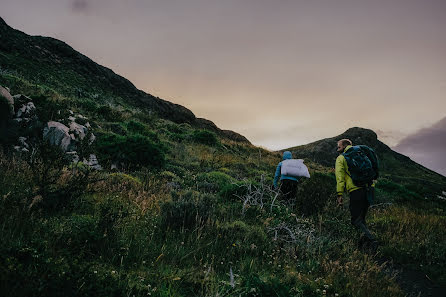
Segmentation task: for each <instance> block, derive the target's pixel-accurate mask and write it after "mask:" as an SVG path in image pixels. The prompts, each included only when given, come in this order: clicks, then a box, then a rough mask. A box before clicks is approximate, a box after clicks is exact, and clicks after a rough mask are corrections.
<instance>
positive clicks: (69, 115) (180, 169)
mask: <svg viewBox="0 0 446 297" xmlns="http://www.w3.org/2000/svg"><path fill="white" fill-rule="evenodd" d="M0 35H1V41H2V42H1V43H0V67H1V70H0V85H1V88H0V93H1V96H0V115H1V117H0V136H1V142H0V234H1V236H2V240H0V295H1V296H7V295H14V296H60V295H64V296H265V297H271V296H284V297H285V296H318V297H319V296H335V297H336V296H351V297H357V296H371V297H378V296H379V297H384V296H398V297H400V296H401V297H402V296H419V294H421V295H431V296H442V295H441V294H442V293H443V292H444V288H445V287H446V278H445V273H444V263H445V262H446V245H445V244H444V243H445V242H446V233H445V232H444V230H445V228H446V203H445V200H446V197H445V196H446V192H445V191H446V184H445V182H444V178H443V177H441V176H439V175H435V174H433V173H432V172H431V171H429V170H427V169H425V168H423V167H421V166H420V165H417V164H415V163H413V162H412V161H411V160H410V159H408V158H407V157H405V156H403V155H400V154H397V153H395V152H393V151H391V150H390V149H389V148H388V147H386V146H385V145H384V144H382V143H381V142H379V141H378V140H377V138H376V134H375V133H374V132H373V131H370V130H365V129H359V128H353V129H350V130H348V131H347V132H348V133H347V132H346V134H345V137H349V138H351V139H352V140H353V141H354V142H356V143H363V144H368V145H370V146H372V147H373V148H375V149H376V150H377V152H378V154H379V156H380V159H381V161H382V164H383V177H382V178H381V179H379V181H378V183H377V185H376V193H377V197H376V204H375V205H374V206H372V207H371V208H370V211H369V214H368V222H369V225H370V228H371V230H372V231H373V232H375V233H376V236H377V237H378V238H379V240H380V242H381V245H380V247H379V248H378V251H377V253H373V251H369V250H367V249H362V248H360V247H359V246H358V243H359V238H358V236H357V234H356V233H355V230H354V229H353V227H352V226H351V225H350V218H349V213H348V205H347V203H346V204H345V205H344V206H343V207H337V206H336V202H335V200H336V193H335V185H336V181H335V177H334V174H333V171H334V170H333V168H332V166H333V162H334V157H335V156H336V154H335V153H334V143H333V142H334V141H335V140H336V139H337V138H338V137H341V136H337V137H334V138H330V139H325V140H321V141H319V142H316V143H313V144H310V145H307V146H301V147H296V148H292V149H291V150H292V151H293V152H294V153H295V155H296V157H304V158H305V159H306V161H305V163H306V164H307V166H308V167H309V170H310V174H311V178H310V179H304V180H301V181H300V182H299V187H298V194H297V196H296V197H295V199H292V200H289V201H284V199H283V198H282V197H281V195H280V193H279V192H278V191H277V189H273V188H272V181H273V175H274V172H275V169H276V166H277V163H278V162H280V161H281V159H282V156H281V154H280V153H279V152H271V151H268V150H265V149H262V148H259V147H255V146H253V145H252V144H250V143H249V142H248V141H246V139H245V138H244V137H243V136H240V135H238V134H236V133H235V132H225V131H221V130H220V129H218V128H216V127H215V125H213V123H212V122H210V121H207V120H203V119H196V118H195V116H193V113H192V112H190V111H188V110H187V109H185V108H184V107H181V106H178V105H175V104H173V103H169V102H167V101H164V100H161V99H159V98H156V97H153V96H150V95H149V94H145V93H143V92H141V91H138V90H137V89H136V88H134V86H133V85H132V84H131V83H130V82H129V81H128V80H126V79H125V78H122V77H120V76H117V75H116V74H114V73H113V72H112V71H111V70H110V69H107V68H105V67H103V66H100V65H98V64H96V63H94V62H93V61H91V60H90V59H89V58H87V57H85V56H83V55H81V54H79V53H77V52H76V51H74V50H73V49H72V48H71V47H70V46H68V45H66V44H64V43H63V42H61V41H57V40H55V39H52V38H46V37H36V36H34V37H33V36H28V35H26V34H24V33H22V32H19V31H17V30H14V29H12V28H10V27H8V26H7V25H6V24H5V23H4V22H3V21H1V24H0ZM228 133H229V135H228ZM343 135H344V134H343ZM342 137H344V136H342ZM408 276H411V277H408Z"/></svg>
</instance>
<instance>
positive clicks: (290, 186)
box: [280, 179, 297, 200]
mask: <svg viewBox="0 0 446 297" xmlns="http://www.w3.org/2000/svg"><path fill="white" fill-rule="evenodd" d="M280 192H281V193H282V197H283V198H284V199H285V200H291V199H294V198H296V192H297V181H295V180H290V179H283V180H282V181H281V184H280Z"/></svg>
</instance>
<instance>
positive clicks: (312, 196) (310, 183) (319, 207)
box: [296, 172, 336, 216]
mask: <svg viewBox="0 0 446 297" xmlns="http://www.w3.org/2000/svg"><path fill="white" fill-rule="evenodd" d="M335 192H336V180H335V178H334V176H333V175H327V174H324V173H319V172H314V173H313V174H312V176H311V178H310V179H306V178H304V179H303V181H300V182H299V184H298V189H297V197H296V208H297V210H298V211H299V212H301V213H302V214H304V215H307V216H308V215H314V214H318V213H320V212H322V211H323V208H324V206H325V205H326V204H327V202H328V200H329V199H335V198H334V196H335Z"/></svg>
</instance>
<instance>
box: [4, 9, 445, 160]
mask: <svg viewBox="0 0 446 297" xmlns="http://www.w3.org/2000/svg"><path fill="white" fill-rule="evenodd" d="M0 14H1V17H2V18H4V20H5V21H6V22H7V23H8V24H9V25H10V26H12V27H14V28H16V29H19V30H21V31H24V32H25V33H28V34H33V35H45V36H51V37H55V38H57V39H60V40H63V41H65V42H67V43H68V44H70V45H71V46H73V47H74V48H75V49H76V50H78V51H80V52H81V53H83V54H85V55H87V56H88V57H90V58H92V59H93V60H94V61H96V62H98V63H100V64H102V65H104V66H107V67H109V68H111V69H113V70H114V71H115V72H117V73H118V74H120V75H122V76H124V77H126V78H128V79H130V80H131V81H132V82H133V83H134V84H135V85H136V86H137V87H138V88H140V89H142V90H144V91H146V92H148V93H151V94H153V95H155V96H158V97H161V98H163V99H166V100H169V101H172V102H175V103H179V104H181V105H184V106H186V107H187V108H189V109H191V110H192V111H193V112H194V113H195V114H196V115H197V116H198V117H204V118H206V119H209V120H212V121H214V122H215V123H216V124H217V125H218V126H219V127H220V128H222V129H230V130H234V131H237V132H239V133H241V134H243V135H245V136H246V137H247V138H248V139H249V140H251V141H252V142H253V143H254V144H257V145H261V146H264V147H267V148H270V149H281V148H285V147H291V146H296V145H299V144H304V143H308V142H312V141H315V140H318V139H321V138H324V137H332V136H334V135H338V134H340V133H342V132H344V131H345V130H346V129H347V128H349V127H353V126H360V127H366V128H370V129H373V130H375V131H377V132H378V135H379V137H380V139H381V140H383V141H384V142H386V143H388V144H389V145H395V144H396V143H398V142H399V141H400V140H401V139H402V138H404V137H405V136H407V135H410V134H412V133H414V132H416V131H417V130H419V129H421V128H423V127H429V126H431V125H433V124H434V123H435V122H437V121H438V120H440V119H442V118H443V117H444V116H445V115H446V98H445V94H446V55H445V53H446V34H445V29H446V1H444V0H423V1H421V0H369V1H367V0H363V1H358V0H336V1H333V0H325V1H324V0H313V1H306V0H305V1H304V0H302V1H298V0H280V1H266V0H238V1H236V0H220V1H218V0H188V1H179V0H172V1H165V0H145V1H143V0H127V1H121V0H39V1H34V0H0ZM426 158H429V156H427V157H426ZM432 161H433V159H432ZM433 162H434V163H436V161H433Z"/></svg>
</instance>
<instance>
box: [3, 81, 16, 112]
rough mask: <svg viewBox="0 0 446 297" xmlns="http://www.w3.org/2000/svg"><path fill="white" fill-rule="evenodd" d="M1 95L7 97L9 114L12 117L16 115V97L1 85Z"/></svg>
mask: <svg viewBox="0 0 446 297" xmlns="http://www.w3.org/2000/svg"><path fill="white" fill-rule="evenodd" d="M0 97H2V98H5V99H6V103H7V104H8V112H9V115H10V116H11V117H12V116H13V115H14V98H12V96H11V94H10V93H9V92H8V90H7V89H5V88H3V87H2V86H0Z"/></svg>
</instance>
